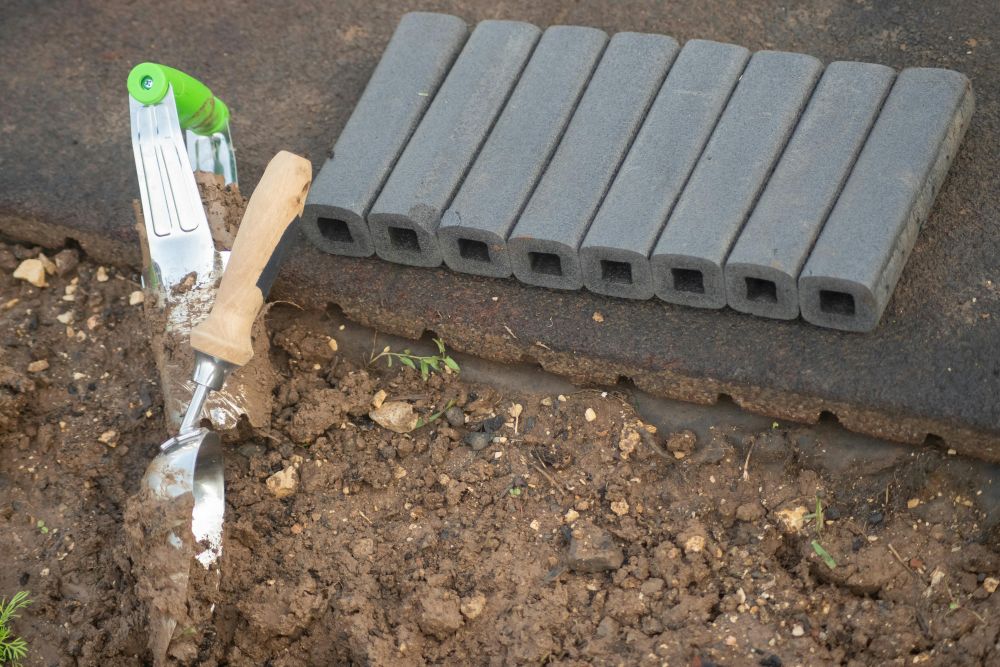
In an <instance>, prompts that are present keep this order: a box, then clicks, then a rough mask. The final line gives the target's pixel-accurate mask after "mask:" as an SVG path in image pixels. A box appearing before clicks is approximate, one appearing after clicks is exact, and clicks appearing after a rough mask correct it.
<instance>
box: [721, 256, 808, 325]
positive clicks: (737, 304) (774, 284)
mask: <svg viewBox="0 0 1000 667" xmlns="http://www.w3.org/2000/svg"><path fill="white" fill-rule="evenodd" d="M725 278H726V302H727V303H728V304H729V307H730V308H732V309H733V310H737V311H739V312H741V313H749V314H750V315H758V316H760V317H770V318H772V319H777V320H794V319H795V318H797V317H798V316H799V293H798V285H797V281H796V279H795V276H792V275H789V274H788V273H786V272H784V271H780V270H778V269H774V268H770V267H766V266H761V265H759V264H744V263H742V262H735V263H734V262H730V263H728V264H726V268H725Z"/></svg>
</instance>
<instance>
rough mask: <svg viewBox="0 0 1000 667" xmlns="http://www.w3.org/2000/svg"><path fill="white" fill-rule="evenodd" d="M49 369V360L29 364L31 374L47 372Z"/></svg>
mask: <svg viewBox="0 0 1000 667" xmlns="http://www.w3.org/2000/svg"><path fill="white" fill-rule="evenodd" d="M48 369H49V362H48V360H47V359H39V360H38V361H32V362H31V363H30V364H28V372H29V373H41V372H42V371H47V370H48Z"/></svg>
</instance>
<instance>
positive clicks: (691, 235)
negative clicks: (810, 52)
mask: <svg viewBox="0 0 1000 667" xmlns="http://www.w3.org/2000/svg"><path fill="white" fill-rule="evenodd" d="M822 70H823V66H822V65H821V64H820V62H819V61H818V60H817V59H815V58H813V57H811V56H807V55H802V54H798V53H782V52H777V51H758V52H757V53H755V54H754V55H753V56H752V57H751V58H750V62H749V63H748V64H747V68H746V70H744V72H743V76H742V77H741V78H740V82H739V83H738V84H737V86H736V90H735V91H733V95H732V97H731V98H730V100H729V104H727V105H726V110H725V111H724V112H723V113H722V117H721V118H720V119H719V123H718V125H717V126H716V128H715V131H714V132H713V133H712V137H711V138H710V139H709V140H708V144H707V145H706V146H705V151H704V153H702V155H701V157H700V158H699V160H698V164H697V166H695V168H694V171H693V172H692V173H691V177H690V178H689V179H688V182H687V185H686V186H685V187H684V192H682V193H681V196H680V198H679V199H678V200H677V205H676V206H675V207H674V210H673V212H672V213H671V214H670V219H669V220H668V221H667V225H666V227H664V229H663V233H662V234H661V235H660V239H659V240H658V241H657V243H656V247H655V248H654V249H653V254H652V256H651V258H650V265H651V268H652V271H653V284H654V289H655V291H656V295H657V296H658V297H660V298H661V299H663V300H665V301H670V302H673V303H680V304H684V305H689V306H700V307H702V308H722V307H723V306H724V305H726V287H725V281H724V280H723V265H724V263H725V260H726V255H728V254H729V249H730V247H731V246H732V244H733V242H734V241H735V240H736V237H737V235H738V234H739V232H740V229H741V228H742V227H743V223H744V222H746V219H747V216H748V215H749V214H750V211H751V209H752V208H753V206H754V203H755V202H756V200H757V197H758V195H759V194H760V191H761V189H762V188H763V186H764V184H765V183H766V182H767V178H768V176H769V175H770V173H771V169H772V168H773V166H774V164H775V162H776V161H777V159H778V157H779V156H780V155H781V151H782V149H783V148H784V147H785V143H786V142H787V141H788V137H789V136H790V135H791V134H792V130H794V129H795V123H796V122H797V121H798V118H799V115H800V114H801V112H802V108H803V107H804V106H805V104H806V102H807V101H808V100H809V95H810V93H812V90H813V87H814V86H815V84H816V80H817V79H818V78H819V75H820V73H821V72H822Z"/></svg>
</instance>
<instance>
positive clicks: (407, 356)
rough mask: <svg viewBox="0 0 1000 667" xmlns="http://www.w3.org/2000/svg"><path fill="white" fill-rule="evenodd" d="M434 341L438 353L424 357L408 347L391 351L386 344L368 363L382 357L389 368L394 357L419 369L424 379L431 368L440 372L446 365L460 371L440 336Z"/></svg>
mask: <svg viewBox="0 0 1000 667" xmlns="http://www.w3.org/2000/svg"><path fill="white" fill-rule="evenodd" d="M434 343H435V344H436V345H437V348H438V353H437V354H433V355H428V356H424V357H422V356H420V355H416V354H413V353H412V352H410V350H409V349H405V350H403V351H402V352H393V351H392V348H390V347H389V346H388V345H386V346H385V348H384V349H383V350H382V351H381V352H380V353H379V354H377V355H374V356H372V358H371V359H370V360H369V361H368V363H369V365H370V364H374V363H375V362H376V361H378V360H379V359H383V358H384V359H385V365H386V367H387V368H391V367H392V360H393V359H396V360H397V361H399V363H401V364H403V365H404V366H408V367H410V368H412V369H413V370H419V371H420V377H422V378H423V379H424V380H426V379H427V378H428V377H430V374H431V370H435V371H437V372H439V373H440V372H441V371H442V367H446V368H448V370H451V371H453V372H455V373H458V372H460V371H461V370H462V369H461V368H459V366H458V363H457V362H456V361H455V360H454V359H452V358H451V357H450V356H448V353H447V352H446V351H445V347H444V341H443V340H441V339H440V338H435V339H434Z"/></svg>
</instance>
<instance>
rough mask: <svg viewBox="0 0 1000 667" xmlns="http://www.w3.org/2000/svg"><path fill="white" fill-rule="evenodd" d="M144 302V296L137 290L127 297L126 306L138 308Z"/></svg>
mask: <svg viewBox="0 0 1000 667" xmlns="http://www.w3.org/2000/svg"><path fill="white" fill-rule="evenodd" d="M145 300H146V295H145V294H143V293H142V290H140V289H137V290H135V291H133V292H132V293H131V294H129V295H128V305H130V306H138V305H139V304H141V303H143V302H144V301H145Z"/></svg>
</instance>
